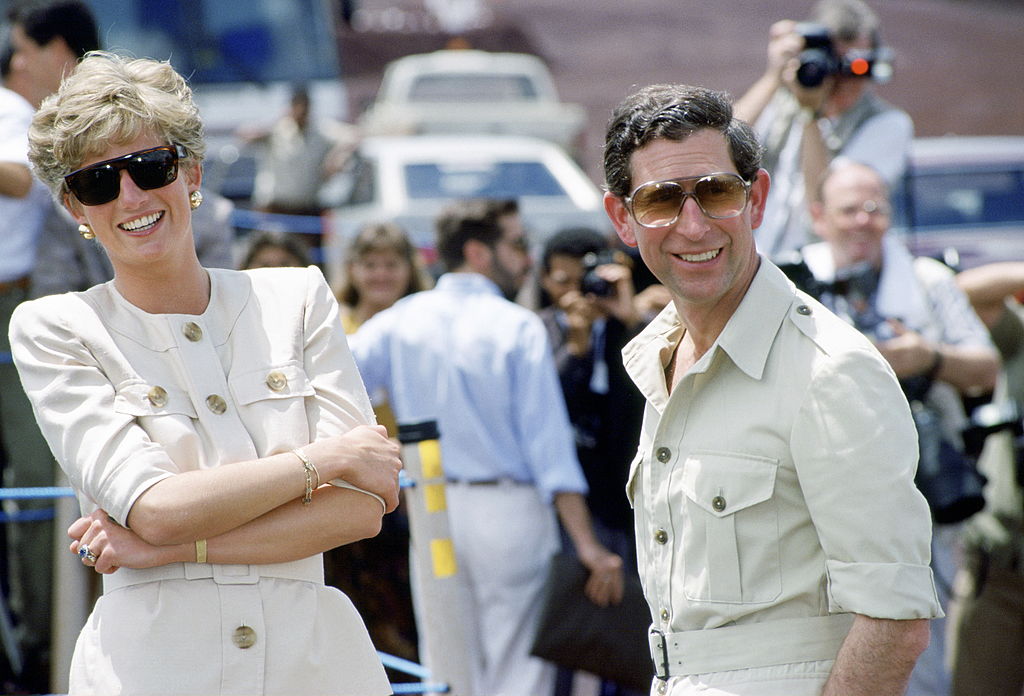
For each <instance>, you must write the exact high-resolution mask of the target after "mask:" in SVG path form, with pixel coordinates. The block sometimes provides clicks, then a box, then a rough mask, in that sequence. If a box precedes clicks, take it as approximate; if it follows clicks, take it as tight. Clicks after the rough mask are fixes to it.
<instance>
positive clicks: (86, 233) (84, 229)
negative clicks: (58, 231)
mask: <svg viewBox="0 0 1024 696" xmlns="http://www.w3.org/2000/svg"><path fill="white" fill-rule="evenodd" d="M78 234H80V235H82V239H95V238H96V233H95V232H93V231H92V228H91V227H89V226H88V225H79V226H78Z"/></svg>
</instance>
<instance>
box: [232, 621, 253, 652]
mask: <svg viewBox="0 0 1024 696" xmlns="http://www.w3.org/2000/svg"><path fill="white" fill-rule="evenodd" d="M231 642H232V643H234V644H235V647H238V648H241V649H242V650H245V649H246V648H251V647H252V646H254V645H256V631H254V630H252V629H251V628H250V627H248V626H239V627H238V628H236V629H235V631H234V633H232V634H231Z"/></svg>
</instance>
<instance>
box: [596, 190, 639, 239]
mask: <svg viewBox="0 0 1024 696" xmlns="http://www.w3.org/2000/svg"><path fill="white" fill-rule="evenodd" d="M604 212H605V213H607V214H608V219H609V220H611V223H612V226H613V227H614V228H615V234H617V235H619V239H621V240H622V243H623V244H625V245H626V246H631V247H635V246H636V244H637V241H636V235H635V234H633V227H632V226H631V225H630V224H629V220H630V216H629V211H628V210H626V203H625V201H623V200H622V198H620V197H619V196H616V195H615V194H614V193H611V192H609V191H605V192H604Z"/></svg>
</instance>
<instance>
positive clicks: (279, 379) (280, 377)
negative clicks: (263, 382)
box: [267, 370, 288, 392]
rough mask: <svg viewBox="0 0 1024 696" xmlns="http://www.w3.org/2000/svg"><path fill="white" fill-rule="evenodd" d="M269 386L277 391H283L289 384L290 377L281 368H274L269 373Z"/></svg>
mask: <svg viewBox="0 0 1024 696" xmlns="http://www.w3.org/2000/svg"><path fill="white" fill-rule="evenodd" d="M267 386H268V387H270V388H271V389H273V390H274V391H276V392H279V391H281V390H282V389H284V388H285V387H287V386H288V378H287V377H285V376H284V373H283V372H281V371H280V370H274V371H273V372H271V373H270V374H269V375H267Z"/></svg>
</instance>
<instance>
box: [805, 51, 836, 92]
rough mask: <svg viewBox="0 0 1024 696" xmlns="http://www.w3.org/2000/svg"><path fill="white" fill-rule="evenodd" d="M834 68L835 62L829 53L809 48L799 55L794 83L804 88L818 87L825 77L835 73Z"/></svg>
mask: <svg viewBox="0 0 1024 696" xmlns="http://www.w3.org/2000/svg"><path fill="white" fill-rule="evenodd" d="M836 68H837V66H836V61H835V59H834V58H833V57H832V55H831V54H830V53H827V52H825V51H823V50H821V49H819V48H811V49H808V50H806V51H804V52H802V53H801V54H800V67H798V68H797V70H796V81H797V82H799V83H800V84H801V85H803V86H804V87H818V86H820V85H821V83H822V82H824V81H825V78H826V77H828V76H829V75H831V74H832V73H834V72H836Z"/></svg>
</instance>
